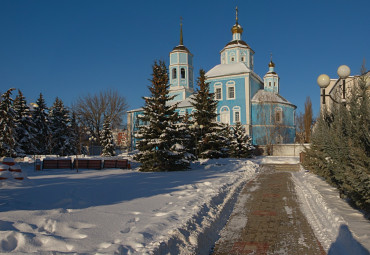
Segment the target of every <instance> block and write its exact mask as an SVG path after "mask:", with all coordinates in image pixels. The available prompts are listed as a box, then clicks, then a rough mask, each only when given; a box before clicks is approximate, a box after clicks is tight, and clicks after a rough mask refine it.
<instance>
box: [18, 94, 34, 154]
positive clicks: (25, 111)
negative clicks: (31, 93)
mask: <svg viewBox="0 0 370 255" xmlns="http://www.w3.org/2000/svg"><path fill="white" fill-rule="evenodd" d="M13 105H14V111H15V116H14V122H15V134H16V135H15V140H16V144H15V151H16V154H17V156H25V155H26V154H34V153H35V152H36V147H35V145H34V142H35V139H34V137H33V134H35V126H34V123H33V121H32V118H31V113H30V108H29V107H28V106H27V103H26V99H25V98H24V96H23V94H22V92H21V91H20V90H18V95H17V97H16V98H15V99H14V103H13Z"/></svg>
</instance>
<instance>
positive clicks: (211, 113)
mask: <svg viewBox="0 0 370 255" xmlns="http://www.w3.org/2000/svg"><path fill="white" fill-rule="evenodd" d="M197 84H198V86H199V89H197V91H196V93H195V95H194V97H193V100H192V102H191V104H192V106H193V107H194V110H195V111H194V112H193V113H192V116H193V120H194V122H196V123H197V124H198V125H196V126H197V127H198V128H197V130H195V132H194V135H195V136H196V141H198V144H197V148H198V157H201V158H219V157H222V156H223V154H224V153H223V152H222V147H223V145H222V142H220V133H219V131H220V130H221V129H222V128H221V126H220V125H219V124H218V123H217V121H216V117H217V113H216V110H217V103H218V102H217V100H215V99H214V95H213V93H211V92H210V88H209V83H208V82H206V77H205V72H204V70H202V69H201V70H200V71H199V77H198V80H197ZM200 127H202V128H200Z"/></svg>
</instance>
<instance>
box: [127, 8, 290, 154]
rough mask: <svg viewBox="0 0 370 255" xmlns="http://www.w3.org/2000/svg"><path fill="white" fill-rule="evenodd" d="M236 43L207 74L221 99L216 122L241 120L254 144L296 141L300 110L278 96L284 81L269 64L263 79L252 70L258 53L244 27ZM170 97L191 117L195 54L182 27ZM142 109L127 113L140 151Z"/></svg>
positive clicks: (131, 140) (171, 68)
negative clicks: (247, 39)
mask: <svg viewBox="0 0 370 255" xmlns="http://www.w3.org/2000/svg"><path fill="white" fill-rule="evenodd" d="M231 33H232V40H231V41H230V42H228V43H227V44H226V45H225V47H224V48H223V49H222V50H221V52H220V62H221V63H220V64H218V65H216V66H215V67H213V68H212V69H211V70H209V71H208V72H207V73H206V78H207V82H209V86H210V91H211V92H212V93H214V96H215V99H216V100H218V106H217V114H218V117H217V121H219V122H222V123H226V124H229V125H231V126H234V125H235V124H236V123H237V122H240V123H241V124H242V125H243V126H244V127H245V129H246V132H247V133H248V135H249V136H251V137H252V141H253V144H254V145H266V144H276V143H294V141H295V109H296V106H295V105H293V104H292V103H290V102H289V101H287V100H286V99H284V98H283V97H282V96H281V95H280V94H279V87H280V78H279V76H278V74H277V73H276V72H275V64H274V63H273V62H272V60H271V61H270V63H269V64H268V71H267V73H266V74H265V76H264V77H263V80H262V79H261V77H260V76H259V75H258V74H256V73H255V72H254V71H253V69H254V68H253V62H254V51H253V50H252V48H251V47H250V46H249V45H248V44H247V43H246V42H245V41H243V40H242V34H243V28H242V27H241V25H240V24H239V23H238V10H236V22H235V25H234V26H233V27H232V28H231ZM168 70H169V83H170V92H169V94H170V95H173V96H175V97H174V99H173V100H172V103H178V107H177V112H178V114H179V115H180V116H181V115H185V114H186V113H188V114H191V112H192V111H193V110H194V109H193V107H192V105H191V100H192V94H194V75H193V55H192V54H191V52H190V51H189V50H188V49H187V48H186V47H185V46H184V44H183V34H182V24H181V25H180V44H179V45H177V46H176V47H174V48H173V50H172V51H171V52H170V63H169V67H168ZM140 114H142V109H136V110H131V111H128V121H127V125H128V137H129V143H130V144H131V149H134V148H135V144H136V141H135V138H134V134H135V132H136V131H137V130H138V127H139V125H142V124H145V123H140V121H139V120H138V118H137V117H138V115H140Z"/></svg>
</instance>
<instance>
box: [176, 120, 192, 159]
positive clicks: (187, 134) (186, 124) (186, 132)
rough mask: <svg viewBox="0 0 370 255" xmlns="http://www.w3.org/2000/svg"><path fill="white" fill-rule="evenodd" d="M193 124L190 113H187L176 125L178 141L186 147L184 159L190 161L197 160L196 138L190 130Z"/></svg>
mask: <svg viewBox="0 0 370 255" xmlns="http://www.w3.org/2000/svg"><path fill="white" fill-rule="evenodd" d="M192 124H193V123H192V121H191V120H190V116H189V114H188V113H185V115H184V116H182V117H181V118H180V121H179V122H178V123H177V124H176V126H177V132H178V138H177V141H178V143H179V144H181V145H182V146H183V147H184V158H185V159H187V160H190V161H192V160H195V159H196V156H195V155H196V147H195V145H196V144H195V137H194V136H193V134H192V130H191V129H190V126H191V125H192Z"/></svg>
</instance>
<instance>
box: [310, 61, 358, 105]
mask: <svg viewBox="0 0 370 255" xmlns="http://www.w3.org/2000/svg"><path fill="white" fill-rule="evenodd" d="M337 73H338V76H339V78H340V79H342V80H343V85H342V86H343V87H342V102H345V101H346V78H347V77H348V76H349V75H350V73H351V69H350V68H349V67H348V66H346V65H341V66H340V67H338V70H337ZM329 83H330V78H329V76H328V75H326V74H321V75H319V77H317V84H319V86H320V88H321V89H322V94H321V96H322V104H325V97H327V96H328V97H330V98H331V100H333V101H334V102H335V103H338V104H339V102H338V101H336V100H335V99H334V98H333V97H332V96H331V95H330V94H325V89H326V88H327V87H328V86H329Z"/></svg>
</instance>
